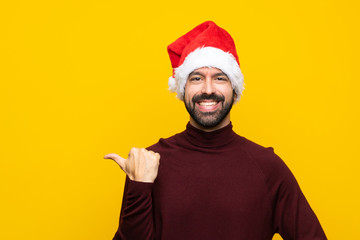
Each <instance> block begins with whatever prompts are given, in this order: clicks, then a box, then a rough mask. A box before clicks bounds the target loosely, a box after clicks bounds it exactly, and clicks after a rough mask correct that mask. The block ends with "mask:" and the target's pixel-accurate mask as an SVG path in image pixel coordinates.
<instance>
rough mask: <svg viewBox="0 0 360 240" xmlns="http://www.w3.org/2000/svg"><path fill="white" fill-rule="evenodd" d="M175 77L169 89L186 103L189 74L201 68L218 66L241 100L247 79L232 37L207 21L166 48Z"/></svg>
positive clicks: (237, 99) (170, 80)
mask: <svg viewBox="0 0 360 240" xmlns="http://www.w3.org/2000/svg"><path fill="white" fill-rule="evenodd" d="M167 50H168V53H169V56H170V61H171V65H172V67H173V75H172V76H171V77H170V78H169V90H170V91H172V92H176V93H177V97H178V98H179V99H180V100H184V91H185V84H186V81H187V78H188V76H189V74H190V73H191V72H192V71H194V70H195V69H198V68H201V67H215V68H218V69H220V70H221V71H223V72H224V73H225V74H226V75H227V76H228V77H229V79H230V81H231V84H232V87H233V89H234V90H235V93H236V99H235V101H236V102H237V101H239V100H240V96H241V93H242V91H243V89H244V86H243V85H244V77H243V74H242V72H241V70H240V64H239V58H238V56H237V53H236V49H235V43H234V40H233V39H232V37H231V36H230V34H229V33H228V32H226V31H225V30H224V29H222V28H220V27H219V26H217V25H216V24H215V23H214V22H211V21H207V22H204V23H202V24H200V25H199V26H197V27H195V28H194V29H193V30H191V31H190V32H188V33H186V34H185V35H183V36H181V37H180V38H178V39H177V40H176V41H175V42H173V43H172V44H170V45H169V46H168V48H167Z"/></svg>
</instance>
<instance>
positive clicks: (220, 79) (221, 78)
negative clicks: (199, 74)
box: [216, 77, 228, 81]
mask: <svg viewBox="0 0 360 240" xmlns="http://www.w3.org/2000/svg"><path fill="white" fill-rule="evenodd" d="M216 80H218V81H228V79H227V78H226V77H217V78H216Z"/></svg>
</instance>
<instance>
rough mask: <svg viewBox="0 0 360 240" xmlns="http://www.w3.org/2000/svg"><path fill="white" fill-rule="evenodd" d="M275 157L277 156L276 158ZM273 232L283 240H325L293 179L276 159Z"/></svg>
mask: <svg viewBox="0 0 360 240" xmlns="http://www.w3.org/2000/svg"><path fill="white" fill-rule="evenodd" d="M276 157H277V156H276ZM278 159H279V160H280V161H279V165H278V169H277V170H279V172H278V173H279V175H278V176H282V177H280V178H279V181H278V182H277V184H275V185H276V186H277V189H276V194H275V196H276V197H275V214H274V229H275V230H274V231H275V232H278V233H279V234H280V235H281V237H282V238H283V239H284V240H326V239H327V238H326V236H325V233H324V231H323V229H322V227H321V225H320V222H319V220H318V219H317V217H316V215H315V213H314V212H313V210H312V209H311V207H310V205H309V203H308V202H307V200H306V198H305V196H304V195H303V193H302V191H301V189H300V187H299V185H298V183H297V181H296V179H295V177H294V176H293V174H292V173H291V171H290V170H289V169H288V168H287V166H286V165H285V163H284V162H282V160H281V159H280V158H278Z"/></svg>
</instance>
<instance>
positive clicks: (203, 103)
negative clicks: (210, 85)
mask: <svg viewBox="0 0 360 240" xmlns="http://www.w3.org/2000/svg"><path fill="white" fill-rule="evenodd" d="M199 105H200V106H213V105H216V102H199Z"/></svg>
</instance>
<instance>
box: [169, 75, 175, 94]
mask: <svg viewBox="0 0 360 240" xmlns="http://www.w3.org/2000/svg"><path fill="white" fill-rule="evenodd" d="M168 84H169V90H170V91H171V92H175V91H176V81H175V78H173V77H172V76H171V77H169V82H168Z"/></svg>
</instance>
